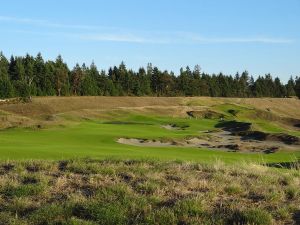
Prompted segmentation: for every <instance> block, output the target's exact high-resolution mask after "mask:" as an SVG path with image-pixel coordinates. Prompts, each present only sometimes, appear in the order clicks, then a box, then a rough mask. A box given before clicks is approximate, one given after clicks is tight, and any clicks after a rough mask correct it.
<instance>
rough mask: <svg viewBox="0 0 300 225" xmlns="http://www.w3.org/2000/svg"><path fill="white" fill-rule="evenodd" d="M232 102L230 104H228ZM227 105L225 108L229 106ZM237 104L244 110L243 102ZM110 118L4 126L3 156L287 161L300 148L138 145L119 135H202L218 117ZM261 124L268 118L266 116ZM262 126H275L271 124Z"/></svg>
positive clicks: (0, 151) (120, 115) (1, 137)
mask: <svg viewBox="0 0 300 225" xmlns="http://www.w3.org/2000/svg"><path fill="white" fill-rule="evenodd" d="M230 106H231V105H230ZM228 108H232V107H228V106H226V107H225V108H224V110H225V111H227V110H228ZM238 110H241V108H239V109H238ZM111 117H112V119H110V120H81V121H79V122H78V121H77V122H76V123H72V124H71V125H67V126H64V127H59V126H56V127H51V128H47V129H30V128H13V129H7V130H3V131H1V132H0V143H1V145H0V159H1V160H8V159H10V160H12V159H18V160H22V159H24V160H25V159H54V160H57V159H66V158H83V157H93V158H99V159H100V158H107V157H113V158H120V159H141V158H155V159H159V160H188V161H196V162H211V161H215V160H216V159H222V160H224V161H225V162H235V161H237V162H239V161H256V162H287V161H294V160H296V158H297V157H299V156H300V153H299V152H293V153H290V152H284V151H282V152H278V153H276V154H270V155H265V154H252V153H229V152H225V151H216V150H210V149H199V148H182V147H136V146H130V145H123V144H119V143H117V142H116V140H117V139H118V138H120V137H132V138H145V139H156V138H184V137H186V136H195V135H201V133H200V131H205V130H212V129H215V128H214V126H215V125H216V124H217V123H218V120H208V119H189V118H171V117H162V116H155V115H140V114H133V113H126V112H117V113H112V114H111ZM166 124H176V125H178V126H179V127H186V128H185V129H183V130H167V129H164V128H162V127H161V126H162V125H166ZM263 124H266V122H265V121H263ZM258 125H260V126H261V128H262V129H265V130H267V131H268V130H273V131H276V130H274V128H272V125H269V127H268V126H267V125H265V126H263V125H262V124H258Z"/></svg>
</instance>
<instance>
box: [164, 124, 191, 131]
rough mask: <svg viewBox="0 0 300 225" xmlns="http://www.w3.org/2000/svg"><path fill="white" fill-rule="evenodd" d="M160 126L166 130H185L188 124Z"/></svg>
mask: <svg viewBox="0 0 300 225" xmlns="http://www.w3.org/2000/svg"><path fill="white" fill-rule="evenodd" d="M161 127H162V128H165V129H167V130H185V129H186V128H188V127H189V125H177V124H167V125H163V126H161Z"/></svg>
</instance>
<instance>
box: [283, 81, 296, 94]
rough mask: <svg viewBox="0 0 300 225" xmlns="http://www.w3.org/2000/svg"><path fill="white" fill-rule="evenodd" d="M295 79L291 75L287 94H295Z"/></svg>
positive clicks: (287, 85)
mask: <svg viewBox="0 0 300 225" xmlns="http://www.w3.org/2000/svg"><path fill="white" fill-rule="evenodd" d="M295 85H296V84H295V81H294V79H293V77H290V79H289V81H288V83H287V84H286V86H285V87H286V92H287V96H289V97H290V96H295V95H296V93H295Z"/></svg>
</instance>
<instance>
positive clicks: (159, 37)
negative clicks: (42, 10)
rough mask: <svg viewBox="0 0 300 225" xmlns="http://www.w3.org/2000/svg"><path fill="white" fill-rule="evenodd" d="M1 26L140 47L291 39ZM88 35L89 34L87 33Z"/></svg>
mask: <svg viewBox="0 0 300 225" xmlns="http://www.w3.org/2000/svg"><path fill="white" fill-rule="evenodd" d="M0 22H7V23H18V24H27V25H31V26H40V27H47V28H53V29H55V28H57V30H58V29H59V28H64V29H73V30H72V31H67V32H66V31H64V32H59V30H58V32H57V30H56V31H55V32H53V31H47V32H45V31H38V32H36V31H34V32H32V31H26V30H22V31H19V32H23V33H31V34H33V35H43V36H53V37H55V36H58V35H59V36H61V35H64V36H65V37H68V38H75V39H79V40H83V41H98V42H104V41H110V42H128V43H140V44H147V43H152V44H190V43H191V44H230V43H232V44H238V43H245V44H247V43H263V44H289V43H293V42H294V40H292V39H285V38H273V37H217V38H216V37H205V36H200V35H198V34H195V33H187V32H155V31H153V32H150V31H147V32H143V31H128V30H126V29H123V28H122V29H121V28H116V27H104V26H93V25H79V24H63V23H53V22H50V21H47V20H37V19H28V18H17V17H9V16H0ZM87 31H88V33H86V32H87Z"/></svg>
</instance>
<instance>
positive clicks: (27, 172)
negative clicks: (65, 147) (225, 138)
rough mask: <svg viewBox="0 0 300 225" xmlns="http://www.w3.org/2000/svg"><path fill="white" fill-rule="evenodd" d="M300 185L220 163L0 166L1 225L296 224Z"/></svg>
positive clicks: (291, 176) (295, 178)
mask: <svg viewBox="0 0 300 225" xmlns="http://www.w3.org/2000/svg"><path fill="white" fill-rule="evenodd" d="M299 179H300V173H299V171H296V170H289V171H282V170H280V171H277V170H274V169H268V168H266V167H263V166H258V165H255V164H243V163H240V164H239V165H238V166H237V165H231V166H229V165H224V164H223V163H221V162H220V161H215V162H214V163H213V164H195V163H182V162H164V163H162V162H157V161H151V160H138V161H136V160H130V161H126V160H125V161H124V160H121V161H119V160H100V161H99V160H90V159H85V160H70V161H61V162H49V161H23V162H20V161H19V162H16V161H9V162H5V163H1V164H0V209H1V210H0V224H24V225H26V224H37V225H39V224H74V225H75V224H78V225H79V224H81V225H82V224H89V225H93V224H106V225H108V224H114V225H115V224H164V225H166V224H261V225H268V224H292V223H294V222H295V223H296V222H297V218H298V217H297V216H299V209H298V207H299V204H300V201H299V200H300V198H299V197H300V192H299V189H298V185H299V181H300V180H299ZM298 222H299V221H298Z"/></svg>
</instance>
